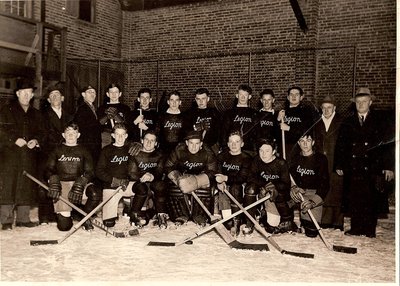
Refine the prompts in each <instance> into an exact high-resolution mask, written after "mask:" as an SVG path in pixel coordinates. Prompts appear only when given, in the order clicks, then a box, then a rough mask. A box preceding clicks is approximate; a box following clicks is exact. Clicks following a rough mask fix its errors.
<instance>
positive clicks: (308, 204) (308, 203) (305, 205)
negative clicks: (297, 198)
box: [300, 200, 317, 213]
mask: <svg viewBox="0 0 400 286" xmlns="http://www.w3.org/2000/svg"><path fill="white" fill-rule="evenodd" d="M316 205H317V204H316V203H315V202H314V201H313V200H307V201H302V202H301V204H300V209H301V212H302V213H306V212H307V211H308V210H310V209H312V208H315V206H316Z"/></svg>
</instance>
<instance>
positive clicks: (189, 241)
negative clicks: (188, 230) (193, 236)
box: [185, 240, 193, 244]
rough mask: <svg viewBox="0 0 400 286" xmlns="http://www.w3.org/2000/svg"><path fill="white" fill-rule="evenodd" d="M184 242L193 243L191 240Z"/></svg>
mask: <svg viewBox="0 0 400 286" xmlns="http://www.w3.org/2000/svg"><path fill="white" fill-rule="evenodd" d="M185 244H193V241H191V240H188V241H186V242H185Z"/></svg>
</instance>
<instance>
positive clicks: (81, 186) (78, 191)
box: [68, 177, 88, 204]
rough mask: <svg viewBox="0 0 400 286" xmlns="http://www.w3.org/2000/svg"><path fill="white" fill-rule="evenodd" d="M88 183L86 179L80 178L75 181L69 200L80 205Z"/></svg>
mask: <svg viewBox="0 0 400 286" xmlns="http://www.w3.org/2000/svg"><path fill="white" fill-rule="evenodd" d="M87 183H88V179H86V178H85V177H79V178H77V179H76V180H75V182H74V184H73V185H72V188H71V190H70V191H69V193H68V200H69V201H70V202H71V203H73V204H78V203H80V202H81V201H82V196H83V191H84V190H85V186H86V184H87Z"/></svg>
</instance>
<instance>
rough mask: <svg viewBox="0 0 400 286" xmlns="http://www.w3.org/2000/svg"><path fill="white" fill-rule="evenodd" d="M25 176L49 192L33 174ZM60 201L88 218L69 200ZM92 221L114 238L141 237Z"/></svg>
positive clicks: (91, 219)
mask: <svg viewBox="0 0 400 286" xmlns="http://www.w3.org/2000/svg"><path fill="white" fill-rule="evenodd" d="M22 174H23V175H25V176H27V177H28V178H29V179H31V180H32V181H34V182H35V183H37V184H38V185H39V186H41V187H42V188H43V189H45V190H46V191H48V190H49V187H48V186H47V185H45V184H44V183H43V182H41V181H40V180H38V179H36V178H35V177H34V176H32V175H31V174H29V173H28V172H26V171H23V172H22ZM60 200H61V201H62V202H64V203H65V204H67V205H69V206H70V207H71V208H73V209H74V210H76V211H77V212H79V213H80V214H82V215H83V216H86V215H87V213H86V212H84V211H83V210H81V209H80V208H78V207H77V206H76V205H74V204H73V203H71V202H70V201H69V200H67V199H65V198H63V197H61V196H60ZM89 219H90V221H91V222H92V223H93V224H94V225H95V226H97V227H98V228H100V229H102V230H104V231H105V232H106V233H107V234H110V235H112V236H114V237H118V238H121V237H127V236H135V235H139V231H138V230H137V229H132V230H129V231H124V232H115V231H110V230H109V229H108V227H106V226H105V225H104V224H103V223H102V222H101V221H98V220H97V219H95V218H89Z"/></svg>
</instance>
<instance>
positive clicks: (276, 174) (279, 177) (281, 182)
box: [249, 156, 290, 200]
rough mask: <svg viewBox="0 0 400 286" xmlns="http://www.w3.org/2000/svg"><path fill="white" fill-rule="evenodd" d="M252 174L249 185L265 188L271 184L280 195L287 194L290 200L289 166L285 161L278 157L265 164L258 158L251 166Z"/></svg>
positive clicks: (286, 196)
mask: <svg viewBox="0 0 400 286" xmlns="http://www.w3.org/2000/svg"><path fill="white" fill-rule="evenodd" d="M250 174H251V175H250V178H249V183H252V184H255V185H256V186H258V187H263V186H265V185H266V184H268V183H269V182H271V183H272V184H274V186H275V188H276V190H277V191H278V192H279V193H280V194H285V198H286V199H288V200H289V199H290V197H289V192H290V176H289V166H288V165H287V163H286V161H285V160H283V159H281V158H278V157H276V158H275V159H274V160H272V161H271V162H269V163H265V162H263V161H262V160H261V158H260V157H259V156H257V157H256V158H255V159H254V160H253V162H252V164H251V167H250Z"/></svg>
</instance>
